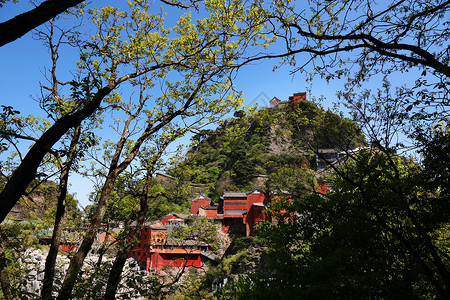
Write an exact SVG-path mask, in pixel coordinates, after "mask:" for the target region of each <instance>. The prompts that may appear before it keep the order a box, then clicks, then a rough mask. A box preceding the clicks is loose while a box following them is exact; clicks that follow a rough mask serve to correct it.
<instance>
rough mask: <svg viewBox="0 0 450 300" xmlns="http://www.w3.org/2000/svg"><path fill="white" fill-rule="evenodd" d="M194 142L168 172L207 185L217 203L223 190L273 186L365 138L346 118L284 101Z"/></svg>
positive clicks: (237, 117)
mask: <svg viewBox="0 0 450 300" xmlns="http://www.w3.org/2000/svg"><path fill="white" fill-rule="evenodd" d="M193 141H194V146H193V147H192V148H191V149H190V150H189V151H188V153H187V155H186V159H185V160H184V161H180V162H178V164H177V165H176V168H174V169H172V170H171V171H170V173H171V175H173V176H175V177H178V178H184V179H185V180H188V181H191V182H193V183H198V184H205V185H207V186H208V187H209V188H210V195H209V196H211V197H212V198H213V199H217V197H218V196H220V195H221V194H222V193H223V191H224V190H242V191H245V190H250V189H252V188H254V187H255V186H256V185H258V179H264V180H265V179H266V178H267V180H268V181H267V182H266V184H267V185H270V184H272V185H273V184H275V182H276V181H280V180H281V179H282V178H280V177H285V175H286V174H284V172H283V170H284V171H286V172H288V171H287V170H286V168H288V169H289V168H291V167H293V166H308V169H312V170H314V169H315V168H316V166H317V164H316V162H315V155H314V152H315V151H317V150H318V149H324V148H332V149H335V150H336V151H345V150H348V149H351V148H355V147H358V146H361V145H363V144H364V137H363V135H362V134H361V131H360V129H359V128H358V126H357V125H356V124H355V123H353V122H352V121H351V120H350V119H348V118H343V117H341V116H339V115H337V114H335V113H333V112H331V111H330V110H324V109H322V108H321V107H319V106H318V105H317V104H315V103H313V102H310V101H301V102H299V103H298V104H297V106H296V107H293V106H292V105H290V103H288V102H282V103H281V104H279V105H278V106H276V107H274V108H262V109H260V110H258V111H253V112H243V111H240V112H237V113H235V114H234V117H233V118H231V119H229V120H227V121H225V122H223V124H222V125H221V126H219V127H218V128H217V129H216V130H205V131H202V132H200V133H199V134H197V135H196V136H194V138H193ZM291 171H292V170H291ZM304 171H305V172H306V170H304ZM261 175H263V176H261ZM275 178H277V180H274V179H275Z"/></svg>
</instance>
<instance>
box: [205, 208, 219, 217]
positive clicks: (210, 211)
mask: <svg viewBox="0 0 450 300" xmlns="http://www.w3.org/2000/svg"><path fill="white" fill-rule="evenodd" d="M205 211H206V217H207V218H215V217H217V209H207V210H205Z"/></svg>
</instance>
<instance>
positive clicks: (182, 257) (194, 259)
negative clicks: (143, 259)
mask: <svg viewBox="0 0 450 300" xmlns="http://www.w3.org/2000/svg"><path fill="white" fill-rule="evenodd" d="M186 259H187V261H186ZM184 264H186V267H201V266H202V258H201V255H200V253H192V254H180V253H161V252H153V253H151V256H150V257H149V259H148V260H147V271H149V270H150V268H151V269H156V270H161V269H162V268H164V267H183V266H184Z"/></svg>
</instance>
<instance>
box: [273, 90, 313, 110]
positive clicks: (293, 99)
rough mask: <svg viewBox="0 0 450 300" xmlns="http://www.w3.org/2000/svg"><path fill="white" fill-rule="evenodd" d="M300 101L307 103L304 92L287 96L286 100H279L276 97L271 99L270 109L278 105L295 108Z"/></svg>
mask: <svg viewBox="0 0 450 300" xmlns="http://www.w3.org/2000/svg"><path fill="white" fill-rule="evenodd" d="M300 101H307V99H306V92H299V93H294V94H293V95H291V96H289V98H288V100H284V101H283V100H280V99H278V98H277V97H273V98H272V100H270V102H269V104H270V108H275V107H277V106H278V105H285V104H286V105H289V106H291V107H297V105H298V104H299V103H300Z"/></svg>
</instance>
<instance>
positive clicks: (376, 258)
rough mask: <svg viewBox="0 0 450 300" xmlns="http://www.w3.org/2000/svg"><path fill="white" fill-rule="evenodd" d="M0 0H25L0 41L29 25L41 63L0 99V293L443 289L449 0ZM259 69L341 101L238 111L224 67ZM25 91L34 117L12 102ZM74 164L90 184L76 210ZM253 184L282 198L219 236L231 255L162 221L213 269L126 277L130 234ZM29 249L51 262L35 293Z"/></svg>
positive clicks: (231, 294) (449, 283) (190, 294)
mask: <svg viewBox="0 0 450 300" xmlns="http://www.w3.org/2000/svg"><path fill="white" fill-rule="evenodd" d="M16 2H17V3H16ZM8 5H17V6H20V7H21V6H23V7H27V8H26V11H25V12H23V13H19V14H17V15H16V16H12V17H11V18H10V19H8V20H3V19H2V21H0V22H1V23H0V29H1V30H0V51H1V50H2V48H4V47H9V46H12V47H14V45H15V43H18V41H20V39H21V37H24V36H25V37H26V36H29V35H32V36H33V38H34V39H35V40H38V41H40V42H41V44H42V47H43V48H44V49H45V51H46V53H47V55H48V61H47V62H42V72H41V74H42V77H41V78H36V82H38V83H39V88H38V89H37V90H36V91H30V93H33V94H34V95H37V96H34V99H32V100H31V99H14V102H13V103H14V104H11V105H10V104H7V105H4V104H3V103H0V104H1V111H0V166H1V168H0V216H1V219H0V221H1V222H2V223H1V227H0V229H1V230H0V284H1V288H2V291H1V297H2V298H5V299H86V298H90V299H116V298H127V297H128V298H130V297H131V298H133V296H130V295H129V294H127V293H123V288H124V286H126V287H131V288H134V289H139V290H140V295H141V296H142V297H144V298H148V299H155V298H156V299H157V298H160V299H164V298H174V297H176V299H205V298H211V299H261V298H262V299H273V298H275V297H282V298H285V299H294V298H295V299H317V298H320V299H361V298H363V299H366V298H367V299H448V298H450V256H449V255H450V253H449V251H450V250H449V249H450V248H449V231H448V229H449V221H448V220H449V214H450V207H449V204H450V203H449V200H450V199H449V197H450V195H449V192H450V190H449V187H450V182H449V173H450V158H449V155H448V153H449V152H450V133H449V128H450V117H449V91H448V87H449V86H450V84H449V83H450V82H449V77H450V66H449V61H450V57H449V55H450V51H449V44H448V37H449V35H450V31H449V21H448V20H449V10H450V1H446V0H433V1H422V0H419V1H417V0H414V1H413V0H397V1H384V2H382V3H379V2H377V1H373V0H356V1H349V0H332V1H328V0H310V1H308V2H305V3H302V4H298V3H295V1H289V0H288V1H278V0H273V1H263V0H250V1H240V0H230V1H222V0H203V1H200V0H186V1H178V0H176V1H171V0H159V1H146V0H136V1H128V2H127V3H121V4H120V5H117V7H116V6H113V4H111V3H108V4H102V2H101V1H97V0H94V1H92V2H89V3H87V2H82V1H73V0H59V1H56V0H43V1H41V2H38V3H34V5H33V6H32V7H31V8H30V7H29V6H27V5H26V3H25V2H24V1H8V0H0V9H4V8H5V7H8ZM114 5H115V4H114ZM264 62H269V63H271V64H272V65H273V70H274V72H277V69H282V68H288V69H289V71H290V74H291V75H292V76H302V78H304V80H305V86H306V84H308V83H314V82H315V81H316V80H318V79H321V80H324V81H326V82H328V83H329V84H331V85H334V86H337V89H336V101H335V104H336V106H335V107H322V104H321V101H320V100H321V96H320V95H311V94H309V93H306V94H305V95H306V99H305V100H304V101H300V102H298V103H295V104H292V105H291V104H287V103H284V104H283V102H281V103H279V104H278V105H276V106H274V107H259V108H258V107H253V106H246V105H244V103H245V100H246V99H245V97H244V96H243V95H242V93H241V92H240V91H239V90H238V89H237V88H236V82H235V78H236V74H237V73H238V72H239V71H241V70H244V69H246V68H252V67H255V65H256V64H258V63H264ZM17 64H20V61H17ZM8 71H11V70H4V72H5V74H7V72H8ZM30 86H31V85H30ZM8 88H10V87H8V86H2V89H5V91H6V90H7V89H8ZM305 90H307V87H305ZM297 92H299V91H298V90H294V91H292V93H297ZM300 92H303V90H301V91H300ZM294 95H295V94H294ZM273 96H274V97H276V96H277V95H273ZM282 100H287V99H282ZM28 101H33V103H37V104H38V107H39V111H36V112H34V113H33V114H25V113H23V111H27V107H28V106H29V105H31V102H28ZM186 138H187V139H190V141H191V143H190V144H189V145H188V148H187V149H186V148H183V147H178V148H179V149H178V148H177V146H175V145H177V144H176V143H177V142H178V141H180V140H182V139H186ZM174 148H177V149H175V150H176V151H175V150H174ZM331 150H333V151H334V152H333V153H336V154H337V155H338V156H339V159H337V160H335V159H334V158H333V160H331V159H330V157H329V156H327V153H331V152H330V151H331ZM327 151H328V152H327ZM161 171H165V172H166V173H167V176H170V178H171V180H169V181H167V180H166V181H164V180H161V179H160V178H158V176H157V174H160V172H161ZM76 176H82V177H84V178H87V179H89V180H90V181H91V182H92V183H93V190H92V191H91V193H90V205H89V206H87V207H85V209H84V211H82V210H80V209H79V206H78V202H77V200H76V198H75V197H74V195H70V193H69V189H70V186H71V185H72V184H74V183H75V182H76V180H75V178H76ZM258 178H259V179H262V180H263V183H264V184H263V185H261V184H260V183H258V181H257V180H256V179H258ZM325 183H326V186H327V189H326V191H324V190H323V189H322V188H321V187H323V186H324V184H325ZM258 188H259V189H260V190H261V191H262V192H263V193H265V194H267V195H274V196H276V197H279V199H284V198H283V197H286V198H285V200H286V201H274V202H273V203H268V204H267V205H266V206H265V208H266V215H267V216H270V218H269V217H268V218H267V219H266V221H265V222H262V223H261V224H259V225H258V227H257V231H256V233H255V234H254V235H252V236H250V237H245V236H242V235H239V233H237V232H230V234H229V239H230V240H229V242H230V245H229V246H228V248H227V249H221V247H223V241H219V240H215V239H216V238H217V239H218V238H219V237H218V236H216V235H215V233H214V232H216V231H215V229H214V228H216V227H217V224H211V223H208V222H206V221H201V222H200V223H196V222H193V226H192V227H187V228H185V230H180V231H177V230H175V231H174V232H175V234H178V235H179V236H178V237H177V236H174V237H173V239H177V238H179V239H180V240H183V238H184V240H187V239H189V240H197V241H199V242H200V241H201V242H205V243H208V244H209V245H211V248H212V249H213V251H216V250H217V251H216V252H217V253H220V254H221V258H220V259H219V260H217V261H216V262H215V264H212V265H210V266H205V268H202V270H196V271H195V272H194V271H188V270H186V268H185V267H182V268H181V270H180V272H179V273H178V272H176V274H172V273H170V272H168V273H167V277H164V278H160V277H158V276H156V275H154V274H153V275H151V276H147V275H142V274H141V273H139V272H137V273H136V272H134V273H133V272H124V270H127V268H129V263H128V261H129V260H128V258H129V257H130V253H131V251H132V250H133V248H134V247H135V245H136V242H137V235H133V234H129V232H130V230H133V231H134V232H140V231H141V230H142V229H143V228H145V226H147V225H146V224H147V222H149V221H153V220H156V219H158V218H162V217H163V216H164V215H166V214H167V213H170V212H177V213H187V212H188V209H189V200H190V199H192V198H193V197H194V196H196V195H198V194H199V193H204V194H205V196H208V197H209V198H210V199H211V200H212V203H213V204H216V205H218V206H219V210H220V209H221V205H223V202H222V201H223V199H222V198H221V196H222V195H223V194H224V192H226V191H239V192H244V191H250V190H254V189H258ZM286 195H289V196H286ZM274 219H276V222H273V221H271V220H274ZM202 222H206V223H202ZM118 224H120V226H121V230H120V231H118V232H116V233H115V235H114V241H115V242H114V243H112V244H111V245H108V243H106V242H105V243H104V245H101V246H99V247H97V246H98V244H97V242H98V241H97V240H98V235H99V234H100V233H101V232H109V229H110V228H113V227H116V226H118ZM196 225H198V227H196ZM214 226H216V227H214ZM105 228H106V229H105ZM131 228H133V229H131ZM38 236H46V239H47V241H48V242H47V244H46V245H42V243H41V244H40V243H39V241H38ZM226 239H227V238H226ZM69 240H70V241H71V243H72V241H73V245H75V247H74V249H73V251H72V250H71V252H70V254H69V255H67V254H62V253H60V251H59V248H60V245H61V244H63V243H65V242H67V241H69ZM71 245H72V244H71ZM103 246H104V247H103ZM94 248H95V251H96V253H97V254H98V258H97V261H96V262H94V263H93V264H92V265H89V267H86V266H87V263H88V262H90V261H91V258H90V255H91V254H92V253H93V250H94ZM35 250H36V251H37V250H39V251H41V250H42V251H44V253H45V268H44V270H42V278H41V282H42V284H41V285H39V286H38V287H37V288H35V289H33V290H29V289H27V288H25V287H26V285H27V282H26V279H24V278H27V277H26V276H29V275H30V273H31V271H30V269H27V268H28V267H27V264H26V263H25V259H26V257H27V255H31V253H34V251H35ZM222 250H223V251H222ZM221 251H222V252H221ZM106 256H108V258H109V260H108V262H107V263H103V260H102V259H103V258H104V257H106ZM62 260H64V261H66V260H67V263H66V264H67V265H66V267H67V268H66V269H65V271H64V272H63V273H61V272H60V271H59V269H58V265H59V264H60V263H61V261H62ZM224 278H226V280H227V281H228V282H229V284H228V285H227V284H220V288H214V289H213V288H212V286H217V285H215V283H217V282H218V280H219V279H220V280H221V282H223V279H224Z"/></svg>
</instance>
